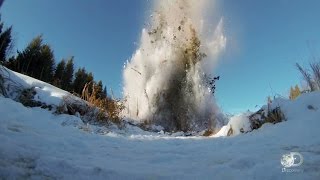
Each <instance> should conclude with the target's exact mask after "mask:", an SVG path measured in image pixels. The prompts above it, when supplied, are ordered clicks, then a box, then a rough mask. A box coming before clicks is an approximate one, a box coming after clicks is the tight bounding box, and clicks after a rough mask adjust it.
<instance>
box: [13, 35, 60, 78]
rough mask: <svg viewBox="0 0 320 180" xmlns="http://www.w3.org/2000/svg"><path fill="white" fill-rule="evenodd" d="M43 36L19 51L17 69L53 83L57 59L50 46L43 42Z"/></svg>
mask: <svg viewBox="0 0 320 180" xmlns="http://www.w3.org/2000/svg"><path fill="white" fill-rule="evenodd" d="M42 41H43V40H42V36H41V35H40V36H37V37H36V38H34V39H33V40H32V41H31V42H30V43H29V45H28V46H27V47H26V49H25V50H24V51H22V52H18V56H17V58H16V62H15V63H13V64H16V68H17V69H15V70H16V71H18V72H21V73H24V74H27V75H29V76H32V77H34V78H36V79H40V80H42V81H45V82H49V83H52V81H53V76H54V66H55V60H54V55H53V51H52V50H51V48H50V46H49V45H47V44H43V43H42Z"/></svg>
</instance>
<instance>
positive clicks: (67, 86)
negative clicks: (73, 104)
mask: <svg viewBox="0 0 320 180" xmlns="http://www.w3.org/2000/svg"><path fill="white" fill-rule="evenodd" d="M73 71H74V64H73V57H71V58H70V59H69V60H68V61H67V64H66V67H65V70H64V72H63V76H62V88H63V89H64V90H67V91H71V90H72V80H73Z"/></svg>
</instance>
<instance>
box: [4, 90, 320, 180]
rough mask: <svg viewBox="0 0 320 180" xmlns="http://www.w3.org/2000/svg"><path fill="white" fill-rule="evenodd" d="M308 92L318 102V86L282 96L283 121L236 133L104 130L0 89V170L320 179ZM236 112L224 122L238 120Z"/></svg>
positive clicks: (25, 174) (41, 175)
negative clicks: (297, 159)
mask: <svg viewBox="0 0 320 180" xmlns="http://www.w3.org/2000/svg"><path fill="white" fill-rule="evenodd" d="M314 98H316V99H318V102H319V100H320V95H319V93H314V94H310V95H306V97H301V98H299V99H297V101H295V102H289V103H288V102H287V103H284V102H283V106H284V108H285V109H286V110H287V113H288V115H289V119H288V121H285V122H282V123H279V124H277V125H273V126H263V127H262V128H260V129H258V130H255V131H253V132H251V133H247V134H243V135H239V136H233V137H220V138H204V137H173V136H168V135H165V134H160V133H151V132H143V131H141V130H138V129H136V128H135V127H131V128H128V129H126V130H124V131H122V132H120V131H119V132H116V131H115V132H110V131H109V130H107V129H104V128H102V127H96V126H92V125H87V124H83V122H82V121H81V120H80V119H79V118H77V117H75V116H69V115H57V116H56V115H52V114H51V113H50V112H48V111H46V110H44V109H40V108H26V107H24V106H22V105H21V104H20V103H17V102H15V101H12V100H11V99H7V98H3V97H0V114H1V117H0V142H1V146H0V178H3V179H28V178H30V179H50V178H52V179H89V178H90V179H319V178H320V175H319V171H320V164H319V162H320V139H319V126H320V121H319V117H320V113H319V110H309V109H308V108H306V106H305V105H307V104H312V105H314V106H315V108H318V107H319V103H317V101H316V100H315V99H314ZM309 100H310V101H309ZM313 102H314V104H313ZM298 104H300V105H301V104H303V106H299V105H298ZM298 107H300V108H298ZM291 108H296V109H299V111H297V112H295V114H293V113H294V112H293V110H296V109H292V110H291ZM301 109H302V110H301ZM299 112H300V113H305V114H299ZM302 117H304V118H303V119H302ZM239 119H242V116H238V117H235V118H233V119H232V121H230V124H232V125H235V124H238V125H239V127H243V124H242V123H240V122H239V121H240V120H239ZM292 151H295V152H299V153H301V154H302V155H303V157H304V163H303V164H302V165H301V166H299V167H298V168H299V169H300V170H301V171H299V172H296V173H285V172H282V168H283V167H282V165H281V163H280V158H281V156H282V155H283V154H285V153H288V152H292Z"/></svg>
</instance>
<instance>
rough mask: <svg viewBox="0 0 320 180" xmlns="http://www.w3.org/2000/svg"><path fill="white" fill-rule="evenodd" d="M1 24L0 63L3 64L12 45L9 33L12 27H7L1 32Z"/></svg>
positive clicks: (0, 27) (0, 28)
mask: <svg viewBox="0 0 320 180" xmlns="http://www.w3.org/2000/svg"><path fill="white" fill-rule="evenodd" d="M2 28H3V23H2V24H1V26H0V61H1V62H5V60H6V55H7V54H8V51H9V50H10V46H11V45H12V44H11V43H12V37H11V31H12V27H9V28H8V29H6V30H5V31H4V32H2Z"/></svg>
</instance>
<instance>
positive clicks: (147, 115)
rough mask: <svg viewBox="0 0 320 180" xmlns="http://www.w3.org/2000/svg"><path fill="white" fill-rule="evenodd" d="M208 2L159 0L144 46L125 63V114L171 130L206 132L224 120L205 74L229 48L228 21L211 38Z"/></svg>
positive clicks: (147, 29) (203, 0)
mask: <svg viewBox="0 0 320 180" xmlns="http://www.w3.org/2000/svg"><path fill="white" fill-rule="evenodd" d="M208 7H209V1H205V0H197V1H196V0H161V1H157V2H155V7H154V11H153V14H152V15H151V16H150V24H149V26H148V27H145V28H144V29H143V30H142V35H141V42H140V46H139V48H138V49H137V50H136V52H135V53H134V54H133V56H132V58H131V60H130V61H128V62H127V63H126V64H125V67H124V73H123V76H124V89H123V93H124V96H125V98H126V99H127V102H126V109H125V111H124V113H125V115H126V116H127V117H129V118H131V119H134V120H137V121H139V122H144V121H147V122H151V123H152V124H156V125H161V126H163V127H164V128H165V129H166V130H169V131H175V130H183V131H187V130H203V129H207V128H211V129H214V128H216V127H217V126H220V124H219V121H220V119H221V118H222V117H221V113H220V110H219V108H218V106H217V105H216V103H215V100H214V98H213V97H212V93H211V92H210V89H209V88H208V86H206V82H205V77H206V75H208V74H211V73H212V70H213V68H214V66H215V63H216V61H217V59H218V56H219V54H220V53H221V51H223V49H224V48H225V46H226V38H225V36H224V35H223V20H222V19H221V20H220V22H219V23H218V25H217V27H216V29H215V31H214V33H213V34H212V35H210V36H205V35H203V34H202V33H201V32H203V29H204V28H206V27H205V23H204V19H203V17H204V13H205V12H209V11H210V9H209V8H208Z"/></svg>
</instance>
